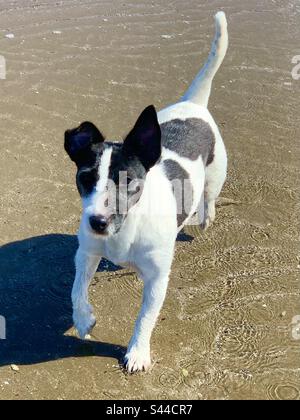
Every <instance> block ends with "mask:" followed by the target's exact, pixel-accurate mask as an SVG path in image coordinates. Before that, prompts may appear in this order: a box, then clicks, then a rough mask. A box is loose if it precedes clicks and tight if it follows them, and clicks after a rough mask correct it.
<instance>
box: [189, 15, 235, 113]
mask: <svg viewBox="0 0 300 420" xmlns="http://www.w3.org/2000/svg"><path fill="white" fill-rule="evenodd" d="M215 20H216V35H215V39H214V41H213V44H212V48H211V52H210V55H209V57H208V60H207V62H206V64H205V65H204V67H203V68H202V70H201V71H200V73H199V74H198V76H197V77H196V79H195V80H194V81H193V83H192V85H191V86H190V88H189V89H188V91H187V92H186V94H185V95H184V96H183V98H182V100H183V101H190V102H194V103H195V104H198V105H202V106H205V107H207V106H208V101H209V97H210V93H211V87H212V82H213V79H214V77H215V75H216V73H217V71H218V70H219V68H220V66H221V64H222V62H223V60H224V58H225V55H226V52H227V49H228V31H227V19H226V15H225V13H224V12H219V13H217V14H216V16H215Z"/></svg>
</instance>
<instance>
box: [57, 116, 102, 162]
mask: <svg viewBox="0 0 300 420" xmlns="http://www.w3.org/2000/svg"><path fill="white" fill-rule="evenodd" d="M104 140H105V139H104V137H103V135H102V134H101V133H100V131H99V130H98V128H97V127H96V126H95V125H94V124H93V123H91V122H84V123H82V124H81V125H80V126H79V127H78V128H75V129H73V130H68V131H66V132H65V150H66V152H67V153H68V155H69V156H70V158H71V159H72V160H73V162H75V163H76V164H77V165H78V166H79V165H81V164H83V163H85V162H86V161H87V160H90V159H91V158H92V157H93V156H95V152H96V151H97V150H98V149H99V147H102V144H103V142H104Z"/></svg>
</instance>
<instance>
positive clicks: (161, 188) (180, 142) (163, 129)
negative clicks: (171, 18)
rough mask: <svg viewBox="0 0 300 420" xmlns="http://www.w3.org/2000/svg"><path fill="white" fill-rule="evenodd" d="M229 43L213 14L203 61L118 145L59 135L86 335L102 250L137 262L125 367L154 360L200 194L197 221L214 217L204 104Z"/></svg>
mask: <svg viewBox="0 0 300 420" xmlns="http://www.w3.org/2000/svg"><path fill="white" fill-rule="evenodd" d="M227 47H228V33H227V21H226V16H225V14H224V13H223V12H219V13H218V14H217V15H216V36H215V39H214V42H213V46H212V51H211V53H210V56H209V59H208V61H207V63H206V64H205V66H204V68H203V69H202V70H201V72H200V73H199V75H198V76H197V77H196V79H195V81H194V82H193V84H192V85H191V87H190V88H189V90H188V91H187V93H186V94H185V95H184V97H183V98H182V99H181V100H180V101H179V102H178V103H177V104H175V105H172V106H170V107H168V108H166V109H164V110H163V111H161V112H160V113H159V114H157V113H156V111H155V108H154V107H153V106H150V107H148V108H147V109H146V110H145V111H144V112H143V113H142V114H141V116H140V117H139V119H138V121H137V123H136V125H135V127H134V128H133V129H132V131H131V132H130V134H129V135H128V136H127V137H126V139H125V141H124V143H122V144H120V143H113V142H108V141H105V139H104V137H103V136H102V134H101V133H100V131H99V130H98V129H97V128H96V127H95V126H94V125H93V124H92V123H89V122H86V123H83V124H81V126H80V127H78V128H76V129H73V130H69V131H67V132H66V134H65V149H66V151H67V153H68V154H69V156H70V158H71V159H72V160H73V161H74V162H75V163H76V165H77V169H78V172H77V186H78V189H79V192H80V195H81V197H82V202H83V216H82V221H81V226H80V231H79V244H80V246H79V249H78V252H77V255H76V279H75V283H74V288H73V292H72V301H73V309H74V317H73V318H74V324H75V327H76V329H77V330H78V332H79V335H80V337H81V338H85V337H86V335H87V334H88V333H89V332H90V331H91V329H92V328H93V327H94V325H95V323H96V320H95V317H94V315H93V308H92V307H91V305H90V304H89V301H88V289H89V285H90V282H91V280H92V278H93V276H94V275H95V273H96V271H97V268H98V266H99V262H100V260H101V258H102V257H104V258H107V259H108V260H110V261H112V262H113V263H114V264H117V265H120V266H124V267H126V266H132V267H134V268H135V269H136V270H137V272H138V273H139V276H140V278H141V279H142V280H143V282H144V296H143V304H142V308H141V311H140V314H139V316H138V319H137V322H136V325H135V330H134V334H133V337H132V339H131V341H130V344H129V346H128V350H127V354H126V356H125V360H124V364H125V367H126V369H127V370H128V371H129V372H135V371H141V370H147V369H148V368H149V367H150V365H151V356H150V339H151V334H152V331H153V328H154V326H155V323H156V321H157V318H158V316H159V313H160V310H161V308H162V305H163V303H164V299H165V296H166V292H167V287H168V282H169V276H170V271H171V265H172V260H173V256H174V249H175V243H176V237H177V234H178V232H179V231H180V230H181V229H182V228H183V226H184V225H185V224H187V223H188V221H189V220H190V219H191V218H192V216H193V215H194V214H195V213H196V212H197V211H199V206H200V203H201V200H202V201H203V197H204V205H205V208H204V220H203V219H202V218H200V223H201V225H202V227H203V228H207V227H208V226H209V225H210V223H212V222H213V221H214V219H215V202H216V199H217V197H218V196H219V194H220V192H221V189H222V187H223V184H224V182H225V179H226V172H227V156H226V150H225V146H224V143H223V140H222V137H221V135H220V132H219V130H218V127H217V125H216V123H215V122H214V120H213V118H212V116H211V114H210V113H209V111H208V110H207V105H208V100H209V97H210V93H211V86H212V81H213V78H214V76H215V74H216V73H217V71H218V69H219V67H220V65H221V63H222V61H223V59H224V57H225V54H226V51H227ZM175 181H176V182H177V184H176V182H175ZM178 181H179V182H180V185H181V186H182V185H184V186H185V188H184V190H185V191H184V192H185V194H184V195H187V194H186V191H188V199H187V200H186V199H185V200H184V209H182V201H183V198H182V194H181V195H180V194H178V189H177V191H175V190H176V188H175V185H178ZM181 192H182V191H181ZM178 195H179V196H180V198H178ZM187 202H188V203H187ZM112 203H114V204H112ZM199 212H200V213H201V211H199ZM199 217H200V216H199Z"/></svg>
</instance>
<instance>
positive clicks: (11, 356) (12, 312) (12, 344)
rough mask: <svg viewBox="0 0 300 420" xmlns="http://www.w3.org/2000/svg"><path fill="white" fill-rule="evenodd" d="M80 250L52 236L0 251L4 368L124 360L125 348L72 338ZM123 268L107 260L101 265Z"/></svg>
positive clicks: (73, 241)
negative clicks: (64, 361) (91, 359)
mask: <svg viewBox="0 0 300 420" xmlns="http://www.w3.org/2000/svg"><path fill="white" fill-rule="evenodd" d="M189 240H190V238H189V237H188V236H185V235H181V236H179V237H178V241H189ZM77 246H78V243H77V238H76V237H75V236H70V235H46V236H41V237H36V238H31V239H26V240H24V241H20V242H15V243H11V244H8V245H4V246H2V247H1V248H0V317H4V319H5V323H6V326H5V330H6V331H5V333H6V339H5V340H2V339H1V338H3V337H2V336H3V335H4V331H3V329H4V325H0V366H5V365H11V364H17V365H30V364H36V363H41V362H48V361H52V360H57V359H63V358H67V357H84V356H85V357H86V356H101V357H110V358H115V359H117V360H118V362H119V363H120V362H121V361H122V359H123V357H124V354H125V350H126V349H125V348H124V347H122V346H120V345H114V344H109V343H99V342H94V341H82V340H79V339H78V338H76V337H75V336H73V335H66V332H67V331H69V330H70V328H71V327H72V325H73V323H72V307H71V300H70V296H71V289H72V284H73V281H74V274H75V270H74V255H75V252H76V249H77ZM119 269H120V268H119V267H116V266H114V265H113V264H111V263H109V262H108V261H106V260H103V261H102V262H101V265H100V267H99V270H100V271H117V270H119ZM1 319H2V321H1ZM1 319H0V321H1V324H3V318H1Z"/></svg>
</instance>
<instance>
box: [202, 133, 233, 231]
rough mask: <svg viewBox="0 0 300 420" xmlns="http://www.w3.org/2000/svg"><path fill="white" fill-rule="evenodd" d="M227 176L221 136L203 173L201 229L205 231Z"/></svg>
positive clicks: (211, 221)
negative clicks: (202, 216) (211, 159)
mask: <svg viewBox="0 0 300 420" xmlns="http://www.w3.org/2000/svg"><path fill="white" fill-rule="evenodd" d="M226 176H227V154H226V149H225V146H224V143H223V140H222V138H221V136H219V138H218V139H217V142H216V145H215V150H214V159H213V161H212V163H211V164H210V165H208V166H207V168H206V171H205V188H204V218H202V220H203V221H202V223H201V228H202V229H203V230H206V229H208V228H209V226H210V225H211V224H212V223H213V222H214V221H215V218H216V200H217V198H218V197H219V195H220V193H221V191H222V188H223V185H224V183H225V181H226Z"/></svg>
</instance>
